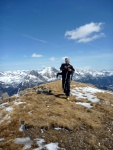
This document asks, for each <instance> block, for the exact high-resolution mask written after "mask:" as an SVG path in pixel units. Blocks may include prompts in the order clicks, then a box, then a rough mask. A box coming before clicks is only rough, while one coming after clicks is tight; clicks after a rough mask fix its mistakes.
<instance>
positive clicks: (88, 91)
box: [71, 87, 104, 108]
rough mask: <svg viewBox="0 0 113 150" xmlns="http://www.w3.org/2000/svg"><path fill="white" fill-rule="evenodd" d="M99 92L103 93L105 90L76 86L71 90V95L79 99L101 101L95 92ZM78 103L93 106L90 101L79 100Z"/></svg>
mask: <svg viewBox="0 0 113 150" xmlns="http://www.w3.org/2000/svg"><path fill="white" fill-rule="evenodd" d="M98 92H101V93H103V92H104V91H103V90H100V89H97V88H92V87H76V88H73V89H72V90H71V95H73V96H76V98H77V99H86V100H88V101H90V102H92V103H97V102H99V101H100V99H98V98H97V97H96V96H95V94H96V93H98ZM76 104H80V105H83V106H85V107H88V108H92V106H91V105H90V103H82V102H77V103H76Z"/></svg>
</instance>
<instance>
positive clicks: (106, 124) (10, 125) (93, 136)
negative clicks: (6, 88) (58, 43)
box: [0, 81, 113, 150]
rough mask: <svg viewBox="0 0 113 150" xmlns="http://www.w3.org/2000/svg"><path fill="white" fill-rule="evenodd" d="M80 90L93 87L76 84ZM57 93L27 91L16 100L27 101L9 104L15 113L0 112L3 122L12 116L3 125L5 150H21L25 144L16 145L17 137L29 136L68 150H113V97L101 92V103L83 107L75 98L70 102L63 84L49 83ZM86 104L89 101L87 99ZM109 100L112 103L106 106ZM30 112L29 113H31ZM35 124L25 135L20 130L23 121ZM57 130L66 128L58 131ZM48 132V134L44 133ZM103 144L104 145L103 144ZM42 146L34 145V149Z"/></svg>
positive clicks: (99, 94)
mask: <svg viewBox="0 0 113 150" xmlns="http://www.w3.org/2000/svg"><path fill="white" fill-rule="evenodd" d="M72 85H76V87H84V86H92V85H87V84H82V83H77V82H73V83H72ZM46 86H47V87H49V88H50V89H51V90H52V91H53V95H45V94H36V92H35V91H36V89H37V88H38V87H34V88H33V89H26V90H25V92H26V95H24V96H21V97H20V98H16V101H17V102H18V101H21V102H26V103H23V104H20V105H14V102H13V101H14V100H15V97H11V98H9V99H7V100H5V101H9V104H10V106H12V107H13V108H14V109H13V111H12V112H7V111H5V110H2V109H1V110H0V112H1V116H0V120H1V119H2V118H3V117H4V116H5V115H6V114H7V113H8V114H9V116H11V118H9V120H10V121H11V122H8V120H4V122H3V123H1V124H0V138H2V137H4V138H5V139H4V140H3V141H2V142H0V145H1V146H0V148H2V149H3V150H10V149H11V150H14V149H18V150H20V149H21V148H22V147H23V145H17V144H15V143H14V139H15V138H19V137H23V136H29V137H30V138H31V139H34V138H36V137H38V138H44V139H45V141H46V143H50V142H58V143H59V146H60V147H62V148H66V150H80V149H88V150H90V149H91V150H92V149H94V150H96V149H101V150H106V149H112V148H113V106H111V104H113V94H110V93H107V92H105V93H97V94H96V95H97V97H98V98H99V99H100V102H98V103H92V106H94V107H93V108H91V109H88V108H86V107H84V106H81V105H76V104H75V102H77V101H78V100H77V99H76V97H74V96H72V97H71V100H70V101H67V100H66V99H65V96H64V95H62V89H61V81H56V82H52V83H48V84H46ZM84 101H85V100H84ZM105 101H108V102H109V104H104V102H105ZM28 112H29V113H28ZM21 120H24V121H25V123H26V124H28V125H32V127H31V128H29V130H27V131H26V132H25V133H24V134H23V132H20V131H19V128H20V126H21V124H20V121H21ZM54 127H61V128H65V129H63V130H59V131H56V130H54ZM40 129H43V130H44V133H41V132H40ZM99 143H100V144H99ZM35 147H38V146H37V144H36V143H35V142H34V143H33V145H32V148H31V149H33V148H35Z"/></svg>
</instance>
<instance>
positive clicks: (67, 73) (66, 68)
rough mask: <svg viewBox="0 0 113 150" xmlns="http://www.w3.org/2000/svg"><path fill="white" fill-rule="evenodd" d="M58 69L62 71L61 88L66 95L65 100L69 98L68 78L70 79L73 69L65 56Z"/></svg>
mask: <svg viewBox="0 0 113 150" xmlns="http://www.w3.org/2000/svg"><path fill="white" fill-rule="evenodd" d="M60 70H61V71H62V88H63V90H64V93H65V94H66V96H67V100H69V96H70V80H71V79H72V75H73V73H74V71H75V69H74V68H73V66H72V65H70V64H69V59H68V58H65V63H63V64H62V65H61V67H60Z"/></svg>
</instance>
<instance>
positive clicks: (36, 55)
mask: <svg viewBox="0 0 113 150" xmlns="http://www.w3.org/2000/svg"><path fill="white" fill-rule="evenodd" d="M31 57H33V58H40V57H43V56H42V55H39V54H36V53H33V54H32V55H31Z"/></svg>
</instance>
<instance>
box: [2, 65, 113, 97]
mask: <svg viewBox="0 0 113 150" xmlns="http://www.w3.org/2000/svg"><path fill="white" fill-rule="evenodd" d="M58 72H59V70H58V69H56V68H54V67H47V68H44V69H42V70H41V71H38V70H22V71H20V70H17V71H0V97H1V98H3V97H6V98H7V97H8V96H12V95H14V94H16V93H17V92H18V91H20V90H24V89H26V88H32V87H34V86H37V85H40V84H42V83H47V82H51V81H55V80H60V79H61V76H59V77H58V78H56V74H57V73H58ZM73 80H74V81H78V82H82V83H90V84H93V85H95V86H96V87H98V88H101V89H105V90H112V91H113V71H106V70H103V71H94V70H90V69H75V73H74V75H73Z"/></svg>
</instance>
